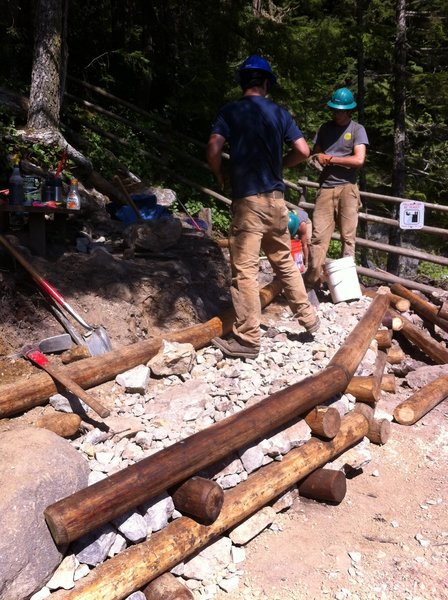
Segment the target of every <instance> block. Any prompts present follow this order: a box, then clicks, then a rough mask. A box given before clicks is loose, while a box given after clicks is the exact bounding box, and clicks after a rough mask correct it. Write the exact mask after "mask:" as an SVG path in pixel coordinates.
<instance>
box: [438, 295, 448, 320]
mask: <svg viewBox="0 0 448 600" xmlns="http://www.w3.org/2000/svg"><path fill="white" fill-rule="evenodd" d="M437 315H438V316H439V317H440V318H441V319H445V321H448V301H447V300H446V301H445V302H444V303H443V304H442V305H441V306H440V308H439V310H438V313H437Z"/></svg>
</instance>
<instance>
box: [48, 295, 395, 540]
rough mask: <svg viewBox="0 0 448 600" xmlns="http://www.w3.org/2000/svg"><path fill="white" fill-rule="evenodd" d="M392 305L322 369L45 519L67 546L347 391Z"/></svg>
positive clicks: (371, 311) (382, 307)
mask: <svg viewBox="0 0 448 600" xmlns="http://www.w3.org/2000/svg"><path fill="white" fill-rule="evenodd" d="M388 305H389V299H388V296H387V295H378V296H377V297H376V298H375V299H374V300H373V302H372V303H371V304H370V306H369V308H368V309H367V311H366V312H365V314H364V316H363V317H362V319H361V320H360V321H359V323H358V324H357V325H356V327H355V328H354V329H353V331H352V332H351V333H350V334H349V335H348V336H347V338H346V340H345V342H344V345H343V346H342V348H340V349H339V350H338V351H337V352H336V354H335V355H334V357H333V359H332V360H331V361H330V364H329V365H328V366H327V367H326V369H324V370H323V371H320V372H319V373H317V374H316V375H313V376H312V377H307V378H306V379H303V380H302V381H299V382H298V383H296V384H294V385H293V386H291V387H289V388H286V389H283V390H280V391H278V392H276V393H274V394H272V395H271V396H269V397H267V398H265V399H263V400H261V401H260V402H257V403H256V404H253V405H251V406H249V407H247V408H245V409H244V410H242V411H240V412H239V413H236V414H234V415H231V416H230V417H227V418H226V419H223V420H222V421H218V422H217V423H215V424H214V425H213V426H212V427H209V428H208V429H205V430H202V431H200V432H198V433H196V434H194V435H192V436H190V437H188V438H186V439H184V440H182V441H180V442H177V443H176V444H173V445H171V446H168V447H167V448H165V449H164V450H161V451H160V452H158V453H157V454H153V455H151V456H149V457H147V458H144V459H143V460H141V461H140V462H138V463H136V464H134V465H131V466H130V467H127V468H125V469H123V470H122V471H119V472H117V473H114V474H113V475H111V476H110V477H108V478H107V479H104V480H102V481H98V482H97V483H94V484H93V485H90V486H89V487H87V488H85V489H83V490H80V491H79V492H76V493H75V494H72V495H71V496H68V497H67V498H63V499H62V500H59V501H58V502H56V503H55V504H52V505H51V506H49V507H48V508H47V509H46V510H45V518H46V520H47V524H48V526H49V528H50V531H51V533H52V535H53V537H54V540H55V542H56V544H60V545H65V544H68V543H69V542H71V541H73V540H75V539H77V538H78V537H81V536H82V535H84V534H85V533H88V532H89V531H92V530H93V529H96V528H97V527H99V526H100V525H102V524H104V523H107V522H108V521H112V520H113V519H114V518H116V517H118V516H120V515H122V514H124V513H125V512H127V511H128V510H131V509H133V508H135V507H136V506H138V505H139V504H143V502H146V501H147V500H150V499H151V498H154V497H155V496H157V495H158V494H160V493H161V492H163V491H165V490H166V489H168V488H169V487H171V486H173V485H176V484H177V483H179V482H181V481H185V480H186V479H188V478H189V477H191V476H192V475H195V474H196V473H197V472H199V471H200V470H201V469H203V468H205V467H207V466H209V465H211V464H213V463H215V462H217V461H218V460H220V459H222V458H224V457H226V456H228V455H229V454H231V453H232V452H234V451H235V450H238V449H240V448H241V447H243V446H245V445H247V444H250V443H251V442H253V441H255V440H256V439H259V438H260V437H262V436H264V435H266V434H268V433H270V432H272V431H273V430H275V429H277V428H280V427H282V426H283V425H285V424H286V423H288V422H290V421H291V419H293V418H295V417H298V416H300V415H302V414H303V413H305V412H307V411H309V410H311V409H312V408H314V406H316V405H317V404H320V403H322V402H324V401H325V400H328V399H329V398H331V397H332V396H334V395H335V394H336V393H338V392H343V391H344V390H345V388H346V387H347V385H348V380H349V379H351V377H352V376H353V373H354V372H355V370H356V369H357V367H358V365H359V363H360V361H361V359H362V357H363V356H364V354H365V352H366V350H367V348H368V347H369V344H370V341H371V339H372V337H373V335H374V334H375V332H376V331H377V329H378V326H379V323H380V322H381V320H382V318H383V316H384V313H385V311H386V309H387V307H388ZM88 360H90V359H85V360H84V361H82V362H84V363H85V362H87V361H88ZM75 364H76V363H75Z"/></svg>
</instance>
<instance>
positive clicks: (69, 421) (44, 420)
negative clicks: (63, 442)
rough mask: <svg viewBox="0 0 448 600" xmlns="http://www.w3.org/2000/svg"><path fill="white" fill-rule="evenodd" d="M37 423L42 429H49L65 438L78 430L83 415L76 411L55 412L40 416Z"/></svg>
mask: <svg viewBox="0 0 448 600" xmlns="http://www.w3.org/2000/svg"><path fill="white" fill-rule="evenodd" d="M35 425H36V427H40V428H41V429H48V430H49V431H52V432H53V433H56V434H57V435H60V436H61V437H63V438H69V437H72V436H74V435H75V433H77V432H78V430H79V427H80V425H81V417H80V416H79V415H76V414H75V413H55V414H52V415H44V416H43V417H40V419H38V420H37V421H36V423H35Z"/></svg>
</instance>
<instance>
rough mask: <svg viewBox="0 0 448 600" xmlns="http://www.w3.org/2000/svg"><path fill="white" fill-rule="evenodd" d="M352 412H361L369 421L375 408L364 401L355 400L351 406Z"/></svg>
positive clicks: (371, 419)
mask: <svg viewBox="0 0 448 600" xmlns="http://www.w3.org/2000/svg"><path fill="white" fill-rule="evenodd" d="M353 412H355V413H357V414H361V415H362V416H363V417H365V418H366V419H367V421H368V422H369V423H370V421H373V419H374V418H375V416H374V415H375V409H374V408H372V407H371V406H369V405H368V404H365V403H364V402H357V403H356V404H355V406H354V407H353Z"/></svg>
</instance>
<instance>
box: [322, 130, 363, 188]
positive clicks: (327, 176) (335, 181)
mask: <svg viewBox="0 0 448 600" xmlns="http://www.w3.org/2000/svg"><path fill="white" fill-rule="evenodd" d="M314 143H315V144H317V145H318V146H319V147H320V149H321V151H322V152H325V154H331V155H332V156H351V155H352V154H353V150H354V148H355V146H358V145H359V144H365V145H366V146H368V145H369V139H368V137H367V133H366V130H365V129H364V127H363V126H362V125H360V124H359V123H356V122H355V121H350V122H349V123H348V124H347V125H337V123H335V122H334V121H329V122H328V123H324V124H323V125H322V126H321V127H320V129H319V131H318V132H317V134H316V136H315V138H314ZM357 174H358V169H353V168H351V167H342V166H340V165H331V164H330V165H329V166H328V167H325V168H324V169H323V171H322V173H321V174H320V178H319V183H320V185H321V187H324V188H327V187H335V186H337V185H345V184H346V183H356V177H357Z"/></svg>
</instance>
